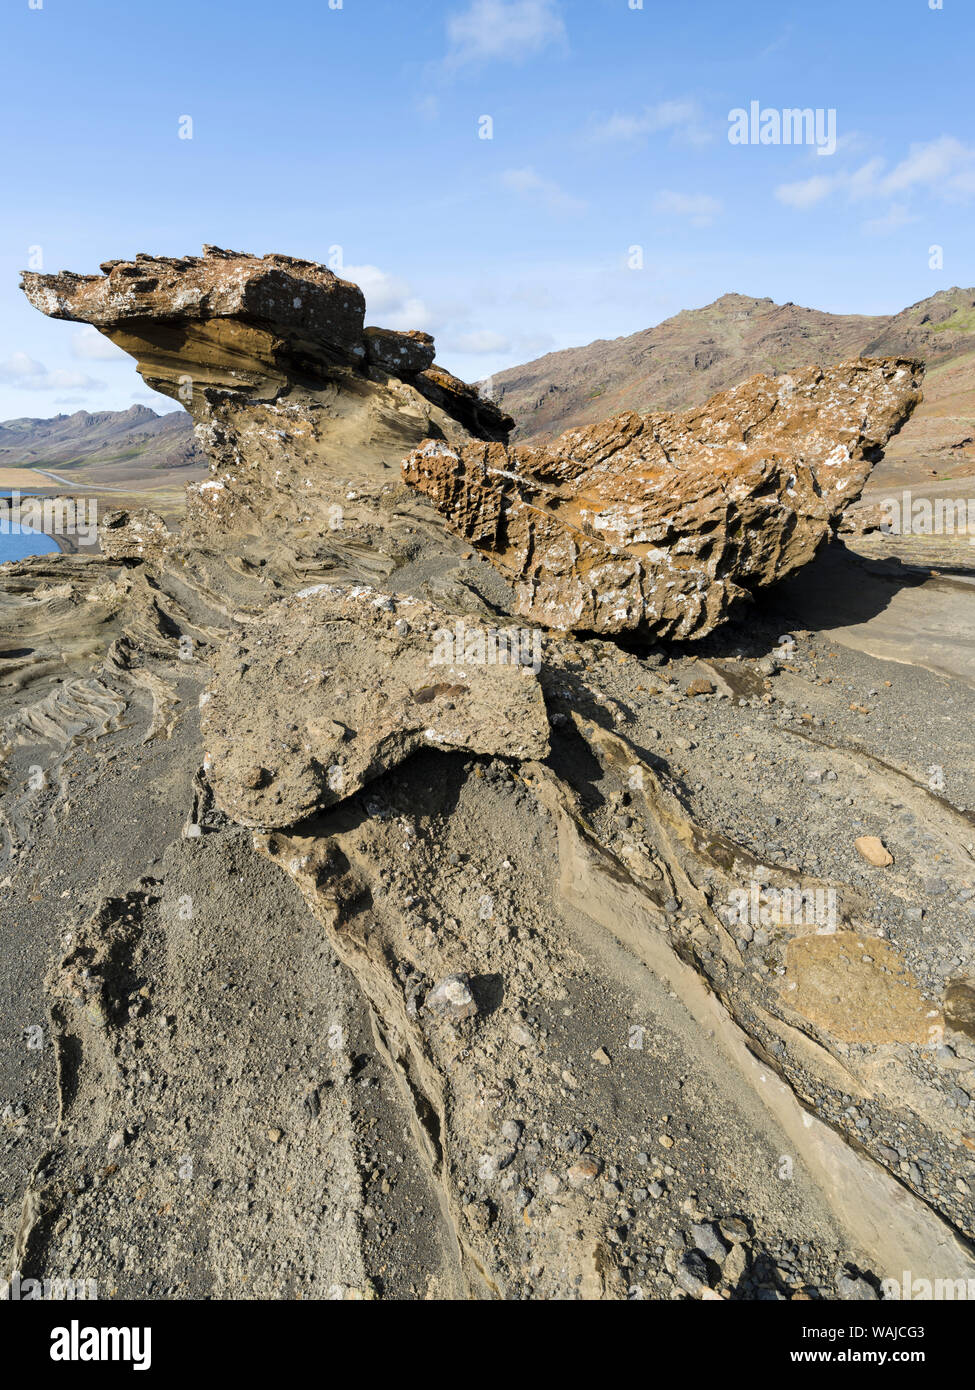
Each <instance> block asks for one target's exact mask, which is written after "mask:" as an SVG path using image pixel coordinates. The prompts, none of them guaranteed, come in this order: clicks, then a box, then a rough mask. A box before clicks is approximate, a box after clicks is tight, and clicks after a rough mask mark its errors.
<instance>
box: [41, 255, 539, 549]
mask: <svg viewBox="0 0 975 1390" xmlns="http://www.w3.org/2000/svg"><path fill="white" fill-rule="evenodd" d="M102 271H103V272H104V273H103V274H101V275H75V274H71V273H69V272H66V271H65V272H62V273H61V274H58V275H40V274H35V273H33V272H25V273H24V276H23V289H24V293H25V294H26V295H27V298H28V299H29V300H30V302H31V303H32V304H33V305H34V306H35V307H36V308H38V309H40V310H41V312H42V313H45V314H48V315H50V316H51V317H52V318H60V319H69V320H71V321H74V322H79V323H89V324H93V325H94V326H95V327H96V328H97V329H98V330H99V331H100V332H101V333H104V334H105V335H106V337H108V338H110V339H111V340H112V342H114V343H115V344H116V345H117V346H119V347H121V348H122V349H124V350H125V351H126V352H128V353H130V354H131V355H132V356H133V357H134V358H135V359H136V361H137V363H138V367H139V371H140V372H141V374H142V376H143V377H144V378H145V380H146V382H147V383H148V384H149V385H150V386H151V387H152V388H153V389H154V390H156V391H161V392H162V393H163V394H165V395H168V396H172V397H173V398H174V399H176V400H178V401H180V402H181V403H182V404H183V405H184V406H185V407H186V409H187V410H188V411H189V413H190V414H191V415H192V417H193V419H194V421H195V422H196V435H197V440H198V442H199V444H200V445H201V447H202V449H203V451H204V453H205V454H206V455H207V457H208V460H209V464H210V478H209V479H208V480H207V481H206V482H204V483H203V484H202V485H197V486H195V487H193V488H191V489H190V491H189V505H188V513H187V525H186V528H185V533H186V540H187V542H188V543H192V542H193V541H194V539H195V540H198V541H200V542H202V543H204V544H207V545H209V544H210V543H211V541H212V539H213V536H214V532H215V531H219V532H222V533H223V535H224V542H223V543H222V547H221V548H227V547H228V545H229V542H230V539H231V537H233V538H234V540H233V547H232V548H234V549H238V550H239V549H240V548H241V547H242V546H244V545H246V543H247V542H246V538H247V537H253V538H260V540H261V541H262V542H263V543H264V547H265V551H267V542H268V538H272V539H273V547H272V548H273V549H274V551H275V553H274V554H273V555H272V554H270V553H262V554H261V555H260V556H255V557H254V558H253V563H261V562H263V563H264V564H265V565H273V567H274V568H275V569H277V570H279V571H280V570H284V571H286V572H288V573H290V572H292V571H293V570H294V569H295V568H296V567H297V568H299V569H302V570H305V569H307V568H308V566H309V565H310V564H315V563H317V562H320V561H321V560H323V559H324V558H325V555H324V551H325V549H328V551H329V557H328V562H327V565H328V566H331V565H333V564H334V563H335V560H334V552H335V551H336V550H340V551H341V549H342V544H341V543H342V541H343V540H345V539H348V537H346V536H343V535H342V534H341V532H342V530H343V527H342V514H343V513H344V511H345V510H346V509H347V508H346V504H347V500H348V498H347V494H348V492H349V490H350V488H349V483H350V480H354V485H353V487H354V491H355V492H356V493H357V494H361V490H362V486H363V485H364V484H368V485H369V486H374V485H377V484H388V482H389V479H390V475H392V477H393V478H395V476H396V475H395V473H393V471H392V470H394V469H396V468H397V466H398V464H399V462H400V460H401V459H402V457H403V455H404V454H405V453H407V452H408V450H409V449H411V448H413V447H414V446H415V445H417V444H419V443H420V441H421V440H422V439H424V438H426V437H429V436H431V435H432V436H434V437H435V438H439V439H445V440H450V441H452V442H453V443H454V444H456V445H458V446H459V445H462V444H464V443H468V442H470V441H471V440H472V439H484V440H495V441H497V440H503V439H505V438H506V437H507V432H508V430H509V429H510V427H511V424H512V422H511V420H510V419H509V417H507V416H506V415H504V414H503V413H502V412H501V411H500V410H499V409H498V408H497V407H496V406H495V405H493V404H492V403H491V402H490V401H486V400H482V399H481V398H480V396H479V395H478V394H477V392H476V390H475V389H474V388H473V387H469V386H467V385H466V384H465V383H464V382H461V381H458V380H457V379H456V378H455V377H452V376H451V375H450V374H449V373H448V372H444V371H442V370H441V369H440V368H438V367H435V366H434V365H433V359H434V347H433V340H432V338H430V337H429V335H428V334H425V333H399V332H395V331H393V330H391V329H380V328H366V327H365V326H364V318H365V300H364V297H363V294H362V291H361V290H360V289H359V288H358V286H356V285H353V284H351V283H350V282H348V281H346V280H342V279H340V278H339V277H338V276H337V275H335V274H334V273H333V272H332V271H331V270H329V269H328V268H327V267H325V266H322V265H316V264H315V263H313V262H311V261H305V260H299V259H297V258H296V257H293V256H280V255H269V256H263V257H258V256H248V255H241V254H238V253H237V252H234V251H224V250H221V249H220V248H218V247H213V246H207V247H205V248H204V253H203V255H202V256H184V257H179V258H174V257H166V256H145V255H139V256H137V257H136V258H135V260H134V261H106V262H105V263H104V265H103V266H102ZM323 537H327V538H328V539H329V541H330V543H331V544H330V545H329V546H328V547H324V546H323ZM357 539H361V537H360V538H357Z"/></svg>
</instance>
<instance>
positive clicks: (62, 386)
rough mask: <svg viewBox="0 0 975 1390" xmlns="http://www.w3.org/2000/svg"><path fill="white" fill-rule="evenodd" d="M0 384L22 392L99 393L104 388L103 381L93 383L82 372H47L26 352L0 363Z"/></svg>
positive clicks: (56, 369) (15, 354)
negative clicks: (13, 387) (15, 387)
mask: <svg viewBox="0 0 975 1390" xmlns="http://www.w3.org/2000/svg"><path fill="white" fill-rule="evenodd" d="M0 382H3V383H4V384H5V385H7V386H19V387H20V389H21V390H22V391H101V390H104V387H105V383H104V382H103V381H95V380H94V378H93V377H90V376H86V374H85V373H84V372H71V371H66V370H64V369H63V368H55V369H54V370H53V371H49V370H48V368H47V367H45V366H44V364H43V363H42V362H36V361H35V360H34V358H33V357H28V355H27V353H26V352H15V353H12V354H11V356H10V357H8V358H7V359H6V361H4V362H0Z"/></svg>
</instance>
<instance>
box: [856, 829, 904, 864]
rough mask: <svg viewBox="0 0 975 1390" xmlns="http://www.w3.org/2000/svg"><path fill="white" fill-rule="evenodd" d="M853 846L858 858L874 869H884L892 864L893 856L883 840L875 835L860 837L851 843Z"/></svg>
mask: <svg viewBox="0 0 975 1390" xmlns="http://www.w3.org/2000/svg"><path fill="white" fill-rule="evenodd" d="M853 845H854V848H855V849H856V852H857V854H859V856H860V858H861V859H865V860H866V861H867V863H868V864H872V865H873V867H874V868H875V869H886V868H887V867H888V866H889V865H890V864H893V862H894V856H893V855H892V854H891V852H890V850H889V849H888V848H887V847H886V845H885V844H884V842H883V840H881V839H879V838H878V837H877V836H876V835H860V836H859V837H858V838H857V839H856V840H854V841H853Z"/></svg>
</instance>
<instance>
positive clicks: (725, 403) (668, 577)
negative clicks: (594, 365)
mask: <svg viewBox="0 0 975 1390" xmlns="http://www.w3.org/2000/svg"><path fill="white" fill-rule="evenodd" d="M921 373H922V369H921V367H920V365H919V364H918V363H916V362H910V361H899V360H896V359H893V358H887V359H883V360H879V361H871V360H867V359H857V360H854V361H852V362H844V363H841V364H840V365H839V366H836V367H829V368H826V369H820V368H810V369H808V370H806V371H801V372H792V373H790V374H789V375H786V376H780V377H778V378H775V379H773V378H771V377H767V376H757V377H753V378H752V379H751V380H750V381H746V382H745V383H743V385H741V386H736V387H735V388H734V389H733V390H731V391H725V392H723V393H722V394H721V395H718V396H715V397H714V398H713V399H712V400H710V401H708V402H707V403H706V404H705V405H703V406H701V407H700V408H699V409H697V410H692V411H685V412H678V413H674V414H651V415H637V414H635V413H632V412H631V413H629V414H626V415H618V416H616V417H615V418H613V419H610V420H605V421H603V422H602V423H601V424H598V425H592V426H590V427H588V428H582V429H573V430H569V431H568V432H567V433H566V434H563V435H562V436H561V437H560V438H558V439H556V440H555V441H554V442H553V443H552V444H549V445H541V446H538V447H533V446H530V445H526V444H521V445H512V446H508V447H506V446H505V445H503V444H469V445H467V446H465V447H464V448H463V449H460V450H454V449H452V448H451V447H450V446H449V445H447V444H445V443H443V442H442V441H436V440H429V441H427V442H426V443H424V444H422V445H421V446H420V447H419V448H418V449H415V450H414V451H413V452H412V453H411V454H410V455H409V457H408V458H407V459H406V460H405V461H404V463H403V476H404V477H405V479H406V481H407V482H408V483H409V484H410V486H411V487H415V488H416V489H417V490H418V491H420V492H422V493H423V494H424V495H425V496H427V497H430V498H431V499H432V500H433V502H434V504H435V505H436V507H437V510H438V511H439V513H440V514H441V516H443V517H444V519H445V520H446V522H447V523H448V525H449V526H450V527H451V528H452V529H453V530H455V531H456V532H457V534H458V535H461V536H463V537H464V538H465V539H466V540H469V541H470V542H471V544H472V545H475V546H477V547H478V549H479V550H480V551H481V552H482V553H483V554H484V555H486V556H487V558H488V559H490V560H491V561H492V563H494V564H496V565H497V566H498V568H499V569H500V570H501V572H502V573H503V574H504V575H505V577H506V578H507V579H508V580H509V581H510V582H511V584H512V586H513V588H514V592H515V597H516V609H517V612H518V613H520V614H521V615H522V616H523V617H526V618H530V619H532V621H534V622H537V623H541V624H543V625H545V626H546V627H551V628H561V629H564V630H574V631H581V632H605V633H618V632H624V631H626V630H628V629H639V630H641V631H644V632H646V633H651V634H653V635H655V636H660V637H668V638H675V637H690V636H693V635H701V634H704V633H706V632H710V631H711V630H712V629H713V628H714V626H715V625H716V624H717V623H718V622H720V621H721V620H722V619H723V618H725V617H726V616H727V613H728V609H729V606H730V605H731V603H732V602H733V601H734V600H735V599H737V598H741V597H743V596H744V594H745V593H746V592H749V591H753V590H755V589H758V588H762V587H764V586H766V585H769V584H773V583H775V582H776V581H777V580H779V579H781V578H783V577H784V576H785V575H787V574H790V573H791V572H792V571H793V570H796V569H798V568H800V567H801V566H802V565H805V564H807V563H808V562H809V560H810V559H811V558H812V556H813V555H814V553H815V551H816V549H817V547H818V546H819V544H820V542H821V541H822V540H823V538H824V537H825V536H826V535H827V533H828V532H829V531H830V530H831V529H832V528H833V527H835V525H836V524H837V523H838V521H839V519H840V517H841V516H842V514H843V512H844V510H845V509H846V508H847V507H848V506H849V505H850V503H851V502H854V501H855V500H856V499H857V498H858V497H859V495H860V493H861V491H862V489H863V486H864V483H865V482H866V481H867V478H868V476H869V474H870V470H871V468H872V467H873V465H874V463H875V462H876V461H877V459H878V458H879V457H880V454H881V452H882V450H883V447H884V445H885V444H886V443H887V441H888V439H889V438H890V437H891V435H893V434H895V433H896V431H897V430H898V429H900V427H901V426H902V425H903V424H904V423H905V421H906V420H907V419H908V418H909V417H910V415H911V412H912V411H913V409H914V407H915V405H916V404H917V402H918V401H919V400H920V391H919V383H920V378H921Z"/></svg>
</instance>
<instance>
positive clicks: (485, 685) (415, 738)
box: [201, 585, 548, 826]
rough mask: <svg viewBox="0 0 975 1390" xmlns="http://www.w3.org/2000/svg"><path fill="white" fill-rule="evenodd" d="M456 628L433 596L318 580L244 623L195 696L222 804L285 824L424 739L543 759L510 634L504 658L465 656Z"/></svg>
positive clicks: (528, 686) (543, 720)
mask: <svg viewBox="0 0 975 1390" xmlns="http://www.w3.org/2000/svg"><path fill="white" fill-rule="evenodd" d="M462 630H463V631H464V633H465V636H466V637H467V638H468V639H471V638H472V637H473V636H474V635H476V634H478V633H480V630H479V629H474V628H463V629H462ZM454 633H455V629H454V625H453V620H452V619H448V618H447V616H446V615H445V614H444V613H442V612H441V611H440V610H438V609H436V608H434V607H433V606H432V605H431V604H429V603H420V602H418V601H417V600H415V599H408V598H404V599H394V598H393V597H391V596H390V595H388V594H382V593H377V592H376V591H375V590H373V589H369V588H366V587H365V586H359V587H356V588H349V589H343V588H338V587H335V586H331V585H320V586H316V587H315V588H313V589H312V590H310V591H307V592H303V593H300V594H298V595H296V596H295V597H294V598H291V599H288V600H286V601H285V602H283V603H279V604H276V605H275V606H274V608H273V610H272V612H271V614H270V615H269V617H268V618H267V619H266V620H260V621H255V622H253V623H251V624H248V625H247V626H246V627H245V628H244V630H243V631H242V632H241V633H240V637H239V641H238V642H236V643H232V644H228V645H227V646H225V647H224V648H223V649H222V650H221V652H220V654H219V657H218V660H217V675H216V679H215V680H214V681H213V683H212V684H211V685H210V687H209V689H208V691H207V692H206V693H205V694H204V696H203V701H204V703H203V713H202V718H201V726H202V730H203V735H204V738H205V740H206V747H207V756H206V764H205V766H206V770H207V772H208V774H209V776H210V779H211V781H212V783H213V787H214V791H215V794H216V797H217V801H218V804H219V805H220V807H221V809H222V810H224V811H225V812H226V813H227V815H229V816H230V817H231V818H232V819H233V820H235V821H237V822H238V823H239V824H242V825H252V826H262V825H263V826H274V825H293V824H295V822H297V821H300V820H301V819H302V818H303V817H305V816H307V815H309V814H311V812H313V811H315V810H318V809H320V808H323V807H327V806H333V805H336V804H337V803H338V802H341V801H344V800H346V798H348V797H350V796H352V795H354V793H355V792H357V791H359V790H360V789H361V788H362V787H363V786H365V785H366V784H367V783H369V782H371V781H373V780H374V779H376V778H378V777H381V776H382V775H383V774H384V773H385V772H388V771H389V770H390V768H393V767H396V766H397V765H398V764H399V763H402V762H403V761H404V760H405V759H406V758H408V757H409V756H410V754H412V753H414V752H416V751H417V750H418V749H422V748H439V749H443V750H449V751H456V750H460V749H466V750H469V751H470V752H472V753H477V754H480V755H482V756H486V755H492V756H499V757H507V758H518V759H522V758H544V757H545V755H546V753H547V752H548V717H547V715H546V713H545V702H544V700H543V699H542V692H541V687H540V686H539V684H538V681H537V679H536V677H535V675H534V674H533V672H532V671H530V670H529V669H527V667H526V666H525V665H524V664H522V663H521V662H520V661H519V660H518V659H517V657H518V655H519V654H518V652H517V651H515V652H514V653H512V652H511V649H510V647H507V646H506V647H505V649H504V652H503V656H504V658H505V659H503V660H501V661H494V662H492V663H490V664H488V663H487V662H486V661H481V662H478V661H476V660H474V661H472V662H465V654H466V653H467V651H468V650H470V651H471V654H473V649H474V647H475V645H476V644H475V642H474V641H473V640H471V641H470V645H469V647H468V643H467V642H465V643H464V646H463V649H458V644H457V642H456V640H455V636H454ZM480 635H481V636H482V637H483V639H484V641H483V642H482V644H481V652H482V653H483V651H484V650H485V648H486V645H487V639H488V637H489V636H490V634H488V633H480ZM496 649H497V644H496V645H495V650H496ZM512 657H514V659H511V658H512Z"/></svg>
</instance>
